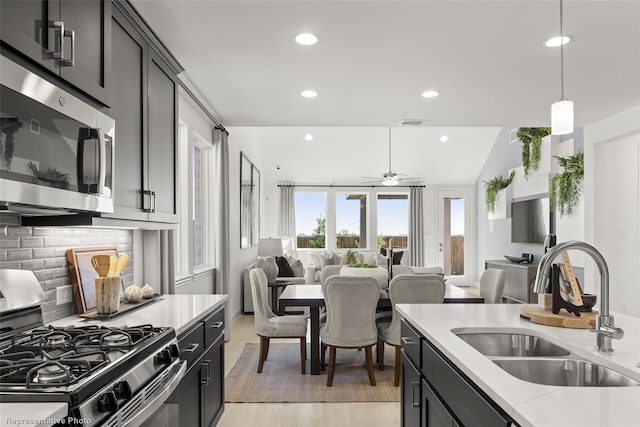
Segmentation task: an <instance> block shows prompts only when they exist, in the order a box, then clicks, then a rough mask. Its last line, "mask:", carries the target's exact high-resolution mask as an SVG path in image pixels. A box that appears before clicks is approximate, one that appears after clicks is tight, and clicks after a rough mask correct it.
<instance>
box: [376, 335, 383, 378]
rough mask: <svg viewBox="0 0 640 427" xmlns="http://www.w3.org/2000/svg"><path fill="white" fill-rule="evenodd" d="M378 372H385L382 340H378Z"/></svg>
mask: <svg viewBox="0 0 640 427" xmlns="http://www.w3.org/2000/svg"><path fill="white" fill-rule="evenodd" d="M377 349H378V370H379V371H384V341H382V338H378V346H377Z"/></svg>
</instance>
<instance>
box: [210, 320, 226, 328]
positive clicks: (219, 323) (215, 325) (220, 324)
mask: <svg viewBox="0 0 640 427" xmlns="http://www.w3.org/2000/svg"><path fill="white" fill-rule="evenodd" d="M222 325H223V323H222V322H216V323H214V324H213V325H211V327H212V328H213V329H219V328H220V327H221V326H222Z"/></svg>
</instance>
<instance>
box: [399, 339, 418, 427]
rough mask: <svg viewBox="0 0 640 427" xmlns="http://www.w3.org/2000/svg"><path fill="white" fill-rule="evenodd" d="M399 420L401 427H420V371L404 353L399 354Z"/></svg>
mask: <svg viewBox="0 0 640 427" xmlns="http://www.w3.org/2000/svg"><path fill="white" fill-rule="evenodd" d="M400 355H401V356H400V357H401V361H402V362H401V365H400V386H401V389H400V397H401V400H402V406H401V407H400V420H401V423H402V425H403V426H420V425H422V424H421V423H420V412H421V411H420V401H421V399H420V396H421V393H420V370H419V369H418V368H417V367H416V366H415V365H414V364H413V362H411V359H409V357H408V356H407V353H406V352H404V351H401V352H400Z"/></svg>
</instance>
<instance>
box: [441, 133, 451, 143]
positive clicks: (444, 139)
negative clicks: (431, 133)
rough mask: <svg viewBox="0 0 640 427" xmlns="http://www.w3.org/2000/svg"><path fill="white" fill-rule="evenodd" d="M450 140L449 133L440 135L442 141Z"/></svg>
mask: <svg viewBox="0 0 640 427" xmlns="http://www.w3.org/2000/svg"><path fill="white" fill-rule="evenodd" d="M448 140H449V137H448V136H447V135H442V136H441V137H440V142H447V141H448Z"/></svg>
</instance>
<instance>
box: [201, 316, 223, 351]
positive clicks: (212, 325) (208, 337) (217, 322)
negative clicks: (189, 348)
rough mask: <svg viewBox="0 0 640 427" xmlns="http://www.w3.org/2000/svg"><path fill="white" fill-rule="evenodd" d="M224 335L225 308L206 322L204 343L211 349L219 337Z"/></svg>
mask: <svg viewBox="0 0 640 427" xmlns="http://www.w3.org/2000/svg"><path fill="white" fill-rule="evenodd" d="M222 333H224V307H220V308H219V309H218V311H216V312H215V313H213V314H212V315H211V316H209V317H207V318H206V319H205V320H204V342H205V345H206V346H207V347H209V346H210V345H211V344H212V343H213V342H214V341H215V340H216V339H217V338H218V337H219V336H220V334H222Z"/></svg>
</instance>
